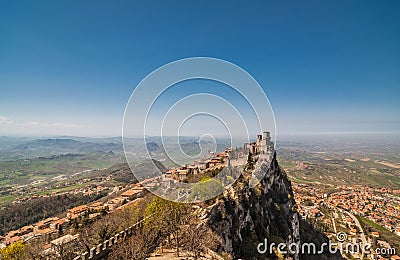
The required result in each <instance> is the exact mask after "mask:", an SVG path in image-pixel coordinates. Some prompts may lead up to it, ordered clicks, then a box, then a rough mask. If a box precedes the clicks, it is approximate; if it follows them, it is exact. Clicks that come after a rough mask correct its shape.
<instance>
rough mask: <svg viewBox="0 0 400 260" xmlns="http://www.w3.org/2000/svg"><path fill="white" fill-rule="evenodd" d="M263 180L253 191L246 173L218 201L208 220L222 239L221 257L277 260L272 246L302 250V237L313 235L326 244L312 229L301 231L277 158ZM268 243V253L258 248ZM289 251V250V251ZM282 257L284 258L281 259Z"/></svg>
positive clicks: (248, 174) (321, 256) (298, 254)
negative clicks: (306, 234) (282, 244)
mask: <svg viewBox="0 0 400 260" xmlns="http://www.w3.org/2000/svg"><path fill="white" fill-rule="evenodd" d="M261 170H262V172H265V173H266V174H265V176H264V178H263V179H262V180H261V182H260V183H259V184H258V185H256V186H255V187H254V188H251V187H250V185H249V178H250V176H251V173H249V172H244V174H242V176H241V177H240V178H239V179H238V180H237V181H236V183H235V184H234V185H233V186H231V187H230V188H228V189H227V190H226V191H225V192H224V194H223V195H221V196H220V197H218V198H217V201H216V203H215V204H214V205H213V206H212V208H211V210H210V212H209V216H208V219H207V224H208V226H209V227H210V228H211V229H212V230H213V231H214V232H215V234H216V235H217V236H218V237H219V238H220V241H221V243H220V245H219V249H218V253H220V254H227V255H230V257H231V258H233V259H277V257H278V255H279V253H277V251H276V248H275V249H273V250H270V249H269V247H270V246H269V245H270V244H271V243H275V244H276V245H277V244H279V243H285V244H286V245H288V246H289V245H292V244H293V246H297V247H301V242H302V241H301V236H302V234H301V233H304V232H309V233H310V234H313V233H315V234H313V239H317V240H318V241H305V242H315V243H317V244H320V243H322V242H326V241H325V240H327V237H326V236H325V235H323V234H321V233H320V232H318V231H317V230H314V229H313V228H312V226H306V228H304V227H303V228H301V227H302V224H301V223H300V221H299V215H298V213H297V211H296V205H295V201H294V196H293V191H292V186H291V183H290V181H289V180H288V178H287V176H286V173H285V172H284V171H283V170H282V169H281V168H280V167H279V164H278V161H277V160H276V154H274V156H273V158H272V160H271V164H270V165H269V166H267V165H263V166H262V168H261ZM265 239H266V240H267V245H268V246H267V250H266V252H263V249H264V247H263V246H261V247H260V249H261V253H260V252H258V251H259V250H257V247H258V245H259V243H263V242H265ZM286 250H287V248H286ZM281 256H282V255H281ZM284 257H286V258H293V259H312V258H314V256H310V255H309V256H307V255H301V254H300V253H294V254H286V255H284ZM324 258H325V259H341V258H340V257H339V258H337V256H336V255H318V256H316V258H315V259H324Z"/></svg>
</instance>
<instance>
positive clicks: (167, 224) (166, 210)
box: [144, 196, 189, 256]
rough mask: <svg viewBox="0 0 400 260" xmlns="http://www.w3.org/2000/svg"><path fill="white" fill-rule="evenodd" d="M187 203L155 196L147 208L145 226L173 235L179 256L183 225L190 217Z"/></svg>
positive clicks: (162, 233) (166, 234)
mask: <svg viewBox="0 0 400 260" xmlns="http://www.w3.org/2000/svg"><path fill="white" fill-rule="evenodd" d="M188 212H189V207H188V205H187V204H184V203H179V202H174V201H169V200H165V199H162V198H159V197H157V196H156V197H154V198H153V200H152V201H151V202H150V203H149V205H147V207H146V210H145V218H146V219H145V223H144V225H145V227H146V228H150V229H154V230H158V231H159V232H161V235H164V236H167V237H168V236H169V235H172V236H173V239H174V241H175V246H176V252H177V255H178V256H179V244H180V239H181V237H180V235H181V228H182V225H184V224H185V222H186V221H187V219H188Z"/></svg>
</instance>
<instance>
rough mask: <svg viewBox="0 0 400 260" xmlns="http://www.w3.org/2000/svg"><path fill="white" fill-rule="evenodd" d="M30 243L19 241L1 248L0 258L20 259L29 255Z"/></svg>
mask: <svg viewBox="0 0 400 260" xmlns="http://www.w3.org/2000/svg"><path fill="white" fill-rule="evenodd" d="M28 247H29V246H28V245H27V244H26V243H25V242H24V241H22V240H21V241H17V242H15V243H13V244H11V245H9V246H6V247H4V248H2V249H1V250H0V259H4V260H19V259H26V258H27V257H28Z"/></svg>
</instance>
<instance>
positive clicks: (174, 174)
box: [165, 148, 232, 181]
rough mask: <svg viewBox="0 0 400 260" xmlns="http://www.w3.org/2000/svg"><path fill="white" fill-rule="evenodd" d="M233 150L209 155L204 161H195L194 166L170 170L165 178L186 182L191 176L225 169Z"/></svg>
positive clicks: (228, 149)
mask: <svg viewBox="0 0 400 260" xmlns="http://www.w3.org/2000/svg"><path fill="white" fill-rule="evenodd" d="M231 151H232V148H226V149H225V151H224V152H221V153H217V154H214V153H209V156H207V157H206V158H204V159H202V160H198V161H194V163H193V164H187V165H186V166H182V167H179V168H174V169H170V170H168V171H167V172H166V173H165V177H167V178H170V179H174V180H178V181H184V180H186V179H187V178H188V177H189V176H191V175H197V174H199V173H201V172H204V171H209V170H212V169H217V168H220V167H225V166H226V165H227V163H228V161H229V155H230V153H231Z"/></svg>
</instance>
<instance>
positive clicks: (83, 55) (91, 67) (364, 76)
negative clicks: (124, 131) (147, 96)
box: [0, 0, 400, 136]
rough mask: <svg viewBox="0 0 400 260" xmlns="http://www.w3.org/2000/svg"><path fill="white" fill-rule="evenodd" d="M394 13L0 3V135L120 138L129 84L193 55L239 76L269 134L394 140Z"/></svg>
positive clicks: (326, 5)
mask: <svg viewBox="0 0 400 260" xmlns="http://www.w3.org/2000/svg"><path fill="white" fill-rule="evenodd" d="M399 13H400V2H399V1H340V0H335V1H301V2H300V1H274V2H272V1H271V2H265V1H250V2H248V1H246V2H245V1H242V2H238V1H226V2H224V1H218V2H216V1H197V2H195V1H115V2H113V3H111V2H110V1H63V2H62V1H25V2H24V1H7V2H4V1H3V2H2V3H1V4H0V135H41V134H53V135H59V134H68V135H88V136H109V135H113V136H116V135H120V134H121V123H122V116H123V112H124V109H125V105H126V103H127V101H128V99H129V96H130V95H131V93H132V91H133V89H134V88H135V86H136V85H137V84H138V83H139V82H140V81H141V80H142V79H143V78H144V77H145V76H146V75H147V74H148V73H150V72H151V71H152V70H154V69H156V68H157V67H159V66H161V65H164V64H166V63H168V62H172V61H174V60H177V59H181V58H186V57H193V56H210V57H216V58H221V59H224V60H228V61H230V62H233V63H235V64H237V65H239V66H241V67H242V68H244V69H245V70H247V71H248V72H249V73H250V74H251V75H252V76H253V77H254V78H255V79H256V80H257V81H258V82H259V83H260V85H261V86H262V87H263V88H264V90H265V92H266V93H267V95H268V98H269V100H270V102H271V104H272V108H273V110H274V112H275V117H276V122H277V130H278V133H282V134H285V133H331V132H399V130H400V116H399V115H400V113H399V112H400V102H399V101H398V100H399V96H400V86H399V84H400V47H399V46H400V18H399V16H398V14H399Z"/></svg>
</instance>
